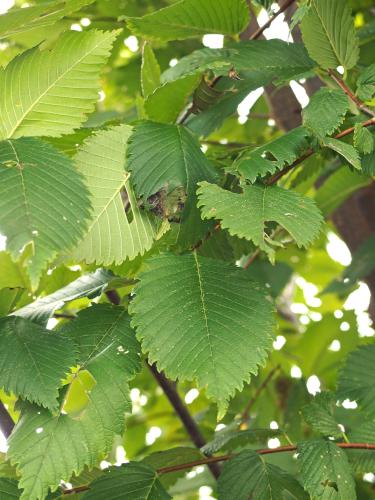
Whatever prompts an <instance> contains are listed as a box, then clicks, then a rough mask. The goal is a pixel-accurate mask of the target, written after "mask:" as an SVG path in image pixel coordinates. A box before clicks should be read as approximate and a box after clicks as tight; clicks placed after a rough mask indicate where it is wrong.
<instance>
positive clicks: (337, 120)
mask: <svg viewBox="0 0 375 500" xmlns="http://www.w3.org/2000/svg"><path fill="white" fill-rule="evenodd" d="M348 109H349V100H348V98H347V96H346V94H344V92H342V91H341V90H333V89H329V88H326V87H325V88H322V89H320V90H318V92H316V93H315V94H314V95H313V96H312V97H311V99H310V102H309V104H308V106H307V107H306V108H305V109H304V110H303V124H304V125H305V127H307V128H308V129H310V130H311V131H312V132H313V133H314V134H315V135H316V136H318V137H324V136H326V135H331V134H332V133H333V132H334V131H335V130H336V129H337V128H338V127H339V126H340V125H341V124H342V123H343V121H344V118H345V115H346V112H347V111H348Z"/></svg>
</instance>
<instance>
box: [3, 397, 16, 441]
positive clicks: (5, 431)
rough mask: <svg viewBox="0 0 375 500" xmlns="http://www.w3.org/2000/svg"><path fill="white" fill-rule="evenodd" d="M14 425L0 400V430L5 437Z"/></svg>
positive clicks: (10, 432) (9, 433)
mask: <svg viewBox="0 0 375 500" xmlns="http://www.w3.org/2000/svg"><path fill="white" fill-rule="evenodd" d="M14 426H15V423H14V422H13V419H12V417H11V416H10V415H9V412H8V410H7V409H6V408H5V406H4V403H3V402H2V401H0V430H1V432H2V433H3V434H4V436H5V437H6V438H7V439H8V437H9V436H10V435H11V434H12V431H13V429H14Z"/></svg>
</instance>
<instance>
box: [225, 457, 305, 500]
mask: <svg viewBox="0 0 375 500" xmlns="http://www.w3.org/2000/svg"><path fill="white" fill-rule="evenodd" d="M218 492H219V498H220V500H233V499H234V498H235V499H236V500H248V498H249V497H251V498H254V499H256V500H284V499H285V498H286V495H287V498H291V499H295V500H303V499H306V498H307V495H306V493H305V492H304V491H303V488H302V486H301V485H300V484H299V482H298V481H297V480H296V479H295V478H294V477H293V476H291V475H290V474H288V473H287V472H285V471H283V470H282V469H280V468H279V467H277V466H276V465H273V464H268V463H267V462H266V461H265V460H264V458H263V457H262V456H261V455H259V454H258V453H256V452H255V451H252V450H246V451H243V452H242V453H240V454H239V455H237V456H235V457H234V458H232V459H231V460H229V462H227V463H226V464H225V465H224V467H223V470H222V473H221V474H220V477H219V481H218ZM286 492H288V494H287V493H286Z"/></svg>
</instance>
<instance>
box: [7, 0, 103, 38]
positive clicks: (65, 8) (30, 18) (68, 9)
mask: <svg viewBox="0 0 375 500" xmlns="http://www.w3.org/2000/svg"><path fill="white" fill-rule="evenodd" d="M93 1H94V0H67V1H62V0H52V1H46V2H41V3H38V4H37V5H32V6H29V7H26V8H25V7H20V8H13V9H11V10H9V12H7V14H3V15H2V16H0V38H5V37H9V36H12V35H19V34H20V33H27V32H29V31H30V30H33V29H36V28H44V27H46V26H51V25H52V24H54V23H55V22H56V21H58V20H60V19H62V18H63V17H64V16H67V15H69V14H72V13H73V12H75V11H77V10H80V9H81V8H82V7H85V6H86V5H88V4H90V3H93Z"/></svg>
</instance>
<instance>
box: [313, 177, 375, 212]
mask: <svg viewBox="0 0 375 500" xmlns="http://www.w3.org/2000/svg"><path fill="white" fill-rule="evenodd" d="M369 182H370V180H369V178H368V177H365V176H364V175H360V174H358V173H357V172H351V171H350V170H349V169H348V168H339V169H338V170H337V171H336V172H334V173H333V174H332V175H330V176H329V177H328V179H327V180H326V181H325V182H324V184H323V185H322V186H321V187H320V188H319V189H318V192H317V193H316V195H315V201H316V204H317V205H318V207H319V208H320V210H321V211H322V212H323V214H324V215H325V216H327V215H329V214H330V213H332V212H333V211H335V210H336V209H337V208H338V207H339V206H340V205H341V204H342V203H343V202H344V201H345V200H346V199H347V198H348V197H349V196H350V195H351V194H352V193H354V192H355V191H357V190H358V189H359V188H361V187H363V186H367V185H368V184H369Z"/></svg>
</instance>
